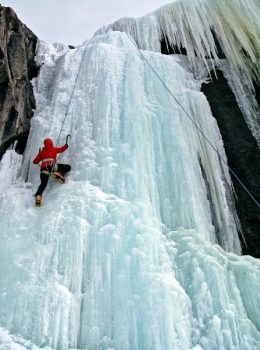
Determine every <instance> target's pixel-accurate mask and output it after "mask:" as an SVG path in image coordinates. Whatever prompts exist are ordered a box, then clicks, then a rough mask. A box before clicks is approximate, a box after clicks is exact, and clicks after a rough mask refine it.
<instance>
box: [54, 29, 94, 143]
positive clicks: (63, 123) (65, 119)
mask: <svg viewBox="0 0 260 350" xmlns="http://www.w3.org/2000/svg"><path fill="white" fill-rule="evenodd" d="M96 33H97V31H96V32H95V33H94V34H93V36H92V38H91V39H90V40H89V42H88V43H87V45H86V46H85V49H84V51H83V55H82V58H81V61H80V65H79V69H78V73H77V76H76V79H75V83H74V85H73V89H72V92H71V95H70V99H69V103H68V106H67V109H66V113H65V116H64V118H63V122H62V125H61V129H60V133H59V137H58V139H57V142H56V145H58V143H59V139H60V135H61V131H62V129H63V126H64V123H65V120H66V117H67V115H68V111H69V107H70V103H71V101H72V97H73V94H74V90H75V87H76V84H77V81H78V77H79V72H80V69H81V66H82V62H83V59H84V56H85V52H86V49H87V47H88V46H89V44H90V43H91V41H92V40H93V38H94V36H95V35H96Z"/></svg>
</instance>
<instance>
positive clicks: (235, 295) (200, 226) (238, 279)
mask: <svg viewBox="0 0 260 350" xmlns="http://www.w3.org/2000/svg"><path fill="white" fill-rule="evenodd" d="M86 45H87V42H86V43H84V45H82V46H80V47H78V48H77V49H75V50H72V51H69V50H68V49H67V48H66V47H65V45H64V46H63V45H54V46H52V45H49V44H46V43H44V42H43V41H39V43H38V54H37V57H36V59H37V62H38V63H39V64H41V63H44V65H42V68H41V70H40V74H39V76H38V78H37V79H35V80H34V81H33V85H34V92H35V96H36V100H37V109H36V111H35V116H34V118H33V119H32V125H31V131H30V135H29V139H28V144H27V148H26V152H25V154H24V156H23V157H22V156H19V155H17V154H16V153H15V152H14V151H13V150H8V151H7V152H6V154H5V156H4V157H3V159H2V161H1V163H0V179H1V181H0V189H1V191H0V220H1V235H0V250H1V254H0V256H1V258H0V259H1V270H0V271H1V276H0V277H1V284H0V288H1V289H0V310H1V314H0V325H1V328H0V344H1V345H0V349H14V348H15V349H19V350H20V349H38V348H44V347H45V348H46V349H60V350H66V349H89V350H94V349H95V350H96V349H102V350H105V349H107V350H108V349H110V350H111V349H115V350H149V349H150V350H155V349H156V350H168V349H174V350H186V349H187V350H188V349H194V350H195V349H196V350H199V349H205V350H206V349H207V350H213V349H216V350H220V349H223V350H229V349H230V350H231V349H240V350H242V349H259V348H260V333H259V330H260V317H259V316H260V315H259V304H260V295H259V292H258V288H259V282H260V280H259V279H260V278H259V276H260V275H259V269H260V262H259V260H257V259H253V258H251V257H248V256H245V257H241V256H239V254H240V252H241V248H240V243H239V239H238V234H237V225H239V223H238V222H237V219H236V215H235V212H234V211H233V209H232V196H231V190H232V183H231V180H230V177H229V173H228V171H227V169H226V168H225V167H223V165H221V163H220V161H219V158H218V156H217V154H216V153H215V152H214V151H213V150H212V148H211V147H210V145H209V144H208V143H207V142H206V141H205V139H204V138H203V136H202V135H201V134H200V133H199V132H198V130H197V129H196V128H195V126H194V124H193V123H192V122H191V121H190V120H189V119H188V118H187V116H186V115H185V113H184V112H183V110H182V109H181V108H180V106H179V105H178V104H176V101H175V100H174V99H173V98H171V96H170V95H169V93H168V92H167V91H166V89H165V87H164V86H163V85H162V84H161V83H160V81H159V80H158V78H157V77H156V75H155V74H154V73H153V72H152V71H151V69H150V68H149V66H148V65H147V63H146V62H145V61H144V59H143V58H142V57H141V56H140V54H139V52H138V50H137V49H136V48H135V47H134V46H133V44H132V43H131V41H130V40H129V38H128V37H127V35H126V34H125V33H119V32H111V33H107V34H103V35H100V36H97V37H95V38H94V39H93V41H92V42H91V43H90V44H89V46H88V47H87V49H86V51H85V55H84V57H83V61H82V66H81V69H80V72H79V78H78V81H77V85H76V87H75V91H74V94H73V99H72V102H71V105H70V109H69V113H68V115H67V117H66V120H65V122H64V126H63V128H62V132H61V139H60V143H61V144H62V142H63V141H65V137H66V135H67V134H68V133H70V134H71V136H72V138H71V142H70V147H69V149H68V151H66V153H64V155H62V157H61V158H60V159H59V161H60V162H64V163H70V164H71V166H72V171H71V172H70V174H69V175H68V176H67V179H66V183H65V184H64V185H59V184H58V183H56V182H55V181H54V180H53V179H51V180H50V181H49V185H48V187H47V189H46V191H45V192H44V195H43V201H42V203H43V206H42V207H41V208H34V199H33V194H34V192H35V190H36V188H37V186H38V184H39V169H38V167H36V166H35V165H33V164H32V159H33V158H34V157H35V155H36V154H37V152H38V149H39V147H41V146H42V142H43V139H44V138H46V137H51V138H52V139H53V140H54V141H55V140H57V135H58V134H59V132H60V130H61V127H62V125H63V121H64V115H65V111H66V108H67V106H68V102H69V99H70V96H71V92H72V88H73V84H74V82H75V78H76V75H77V73H78V69H79V64H80V61H81V59H82V55H83V52H84V49H85V46H86ZM142 53H143V55H144V56H145V58H146V59H147V61H149V63H150V64H151V66H152V67H153V68H154V69H155V70H156V72H157V73H158V74H159V75H160V77H161V78H162V80H163V81H164V82H165V83H166V85H167V86H168V87H169V89H170V90H171V92H172V93H173V94H174V96H175V97H176V98H177V99H178V101H179V102H180V103H181V105H182V106H183V108H184V109H185V110H186V111H187V112H188V113H189V114H190V115H191V116H192V117H193V118H194V120H195V122H196V123H197V125H198V126H199V127H200V128H201V129H202V130H203V132H204V133H205V134H206V135H207V136H208V138H210V140H211V142H212V143H213V144H214V146H215V147H216V149H218V151H219V153H220V154H221V156H222V157H223V158H224V159H225V153H224V149H223V144H222V139H221V136H220V133H219V131H218V128H217V124H216V122H215V120H214V118H213V117H212V115H211V112H210V108H209V105H208V103H207V101H206V99H205V97H204V95H203V94H202V93H200V92H199V89H198V83H197V82H196V81H195V80H194V78H193V76H192V74H191V73H189V72H188V71H186V70H185V69H184V68H182V67H181V66H180V65H179V63H178V60H177V59H173V58H172V57H167V56H163V55H161V54H159V53H153V52H148V51H143V52H142ZM61 144H60V145H61ZM60 145H59V146H60Z"/></svg>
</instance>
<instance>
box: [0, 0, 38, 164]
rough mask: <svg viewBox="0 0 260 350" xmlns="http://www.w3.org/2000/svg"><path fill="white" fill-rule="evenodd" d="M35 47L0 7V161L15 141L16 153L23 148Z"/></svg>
mask: <svg viewBox="0 0 260 350" xmlns="http://www.w3.org/2000/svg"><path fill="white" fill-rule="evenodd" d="M36 43H37V37H36V36H35V35H34V34H33V33H32V32H31V31H30V30H29V29H28V28H27V27H26V26H25V25H24V24H23V23H22V22H21V21H20V20H19V19H18V18H17V15H16V14H15V12H14V11H13V10H12V9H11V8H10V7H3V6H1V5H0V159H1V157H2V155H3V153H4V152H5V150H6V149H7V147H9V146H10V144H12V143H13V142H14V141H15V140H17V141H18V142H17V143H16V150H17V152H20V153H22V152H23V150H24V148H25V144H26V140H27V135H28V132H29V128H30V118H31V117H32V116H33V109H34V108H35V100H34V96H33V90H32V86H31V83H30V80H31V79H32V78H33V77H35V76H37V73H38V69H37V67H36V64H35V62H34V57H35V50H36Z"/></svg>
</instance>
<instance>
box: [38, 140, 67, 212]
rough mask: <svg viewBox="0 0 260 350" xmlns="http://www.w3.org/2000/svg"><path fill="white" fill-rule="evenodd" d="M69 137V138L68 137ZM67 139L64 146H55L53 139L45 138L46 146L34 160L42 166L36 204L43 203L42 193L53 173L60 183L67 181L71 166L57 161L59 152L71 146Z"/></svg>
mask: <svg viewBox="0 0 260 350" xmlns="http://www.w3.org/2000/svg"><path fill="white" fill-rule="evenodd" d="M67 139H68V138H67ZM67 139H66V144H65V145H64V146H62V147H54V146H53V142H52V140H51V139H45V140H44V142H43V143H44V147H43V148H42V150H41V149H40V151H39V153H38V155H37V156H36V158H35V159H34V160H33V163H34V164H38V163H39V162H41V165H40V168H41V172H40V178H41V183H40V186H39V188H38V190H37V192H36V193H35V195H34V197H35V205H36V206H37V207H39V206H40V205H41V199H42V193H43V191H44V190H45V188H46V186H47V184H48V181H49V176H50V175H52V176H53V177H54V178H55V179H57V180H58V181H59V183H61V184H63V183H64V182H65V178H64V175H65V174H66V173H67V172H68V171H70V169H71V166H70V165H68V164H59V163H56V157H57V154H58V153H62V152H64V151H66V149H67V148H68V147H69V146H68V143H67Z"/></svg>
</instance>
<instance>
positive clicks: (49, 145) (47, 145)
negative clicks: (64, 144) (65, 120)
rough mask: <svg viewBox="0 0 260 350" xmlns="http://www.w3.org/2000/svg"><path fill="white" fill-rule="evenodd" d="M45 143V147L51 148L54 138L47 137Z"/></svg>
mask: <svg viewBox="0 0 260 350" xmlns="http://www.w3.org/2000/svg"><path fill="white" fill-rule="evenodd" d="M43 143H44V148H45V149H50V148H51V147H53V142H52V139H45V140H44V141H43Z"/></svg>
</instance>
